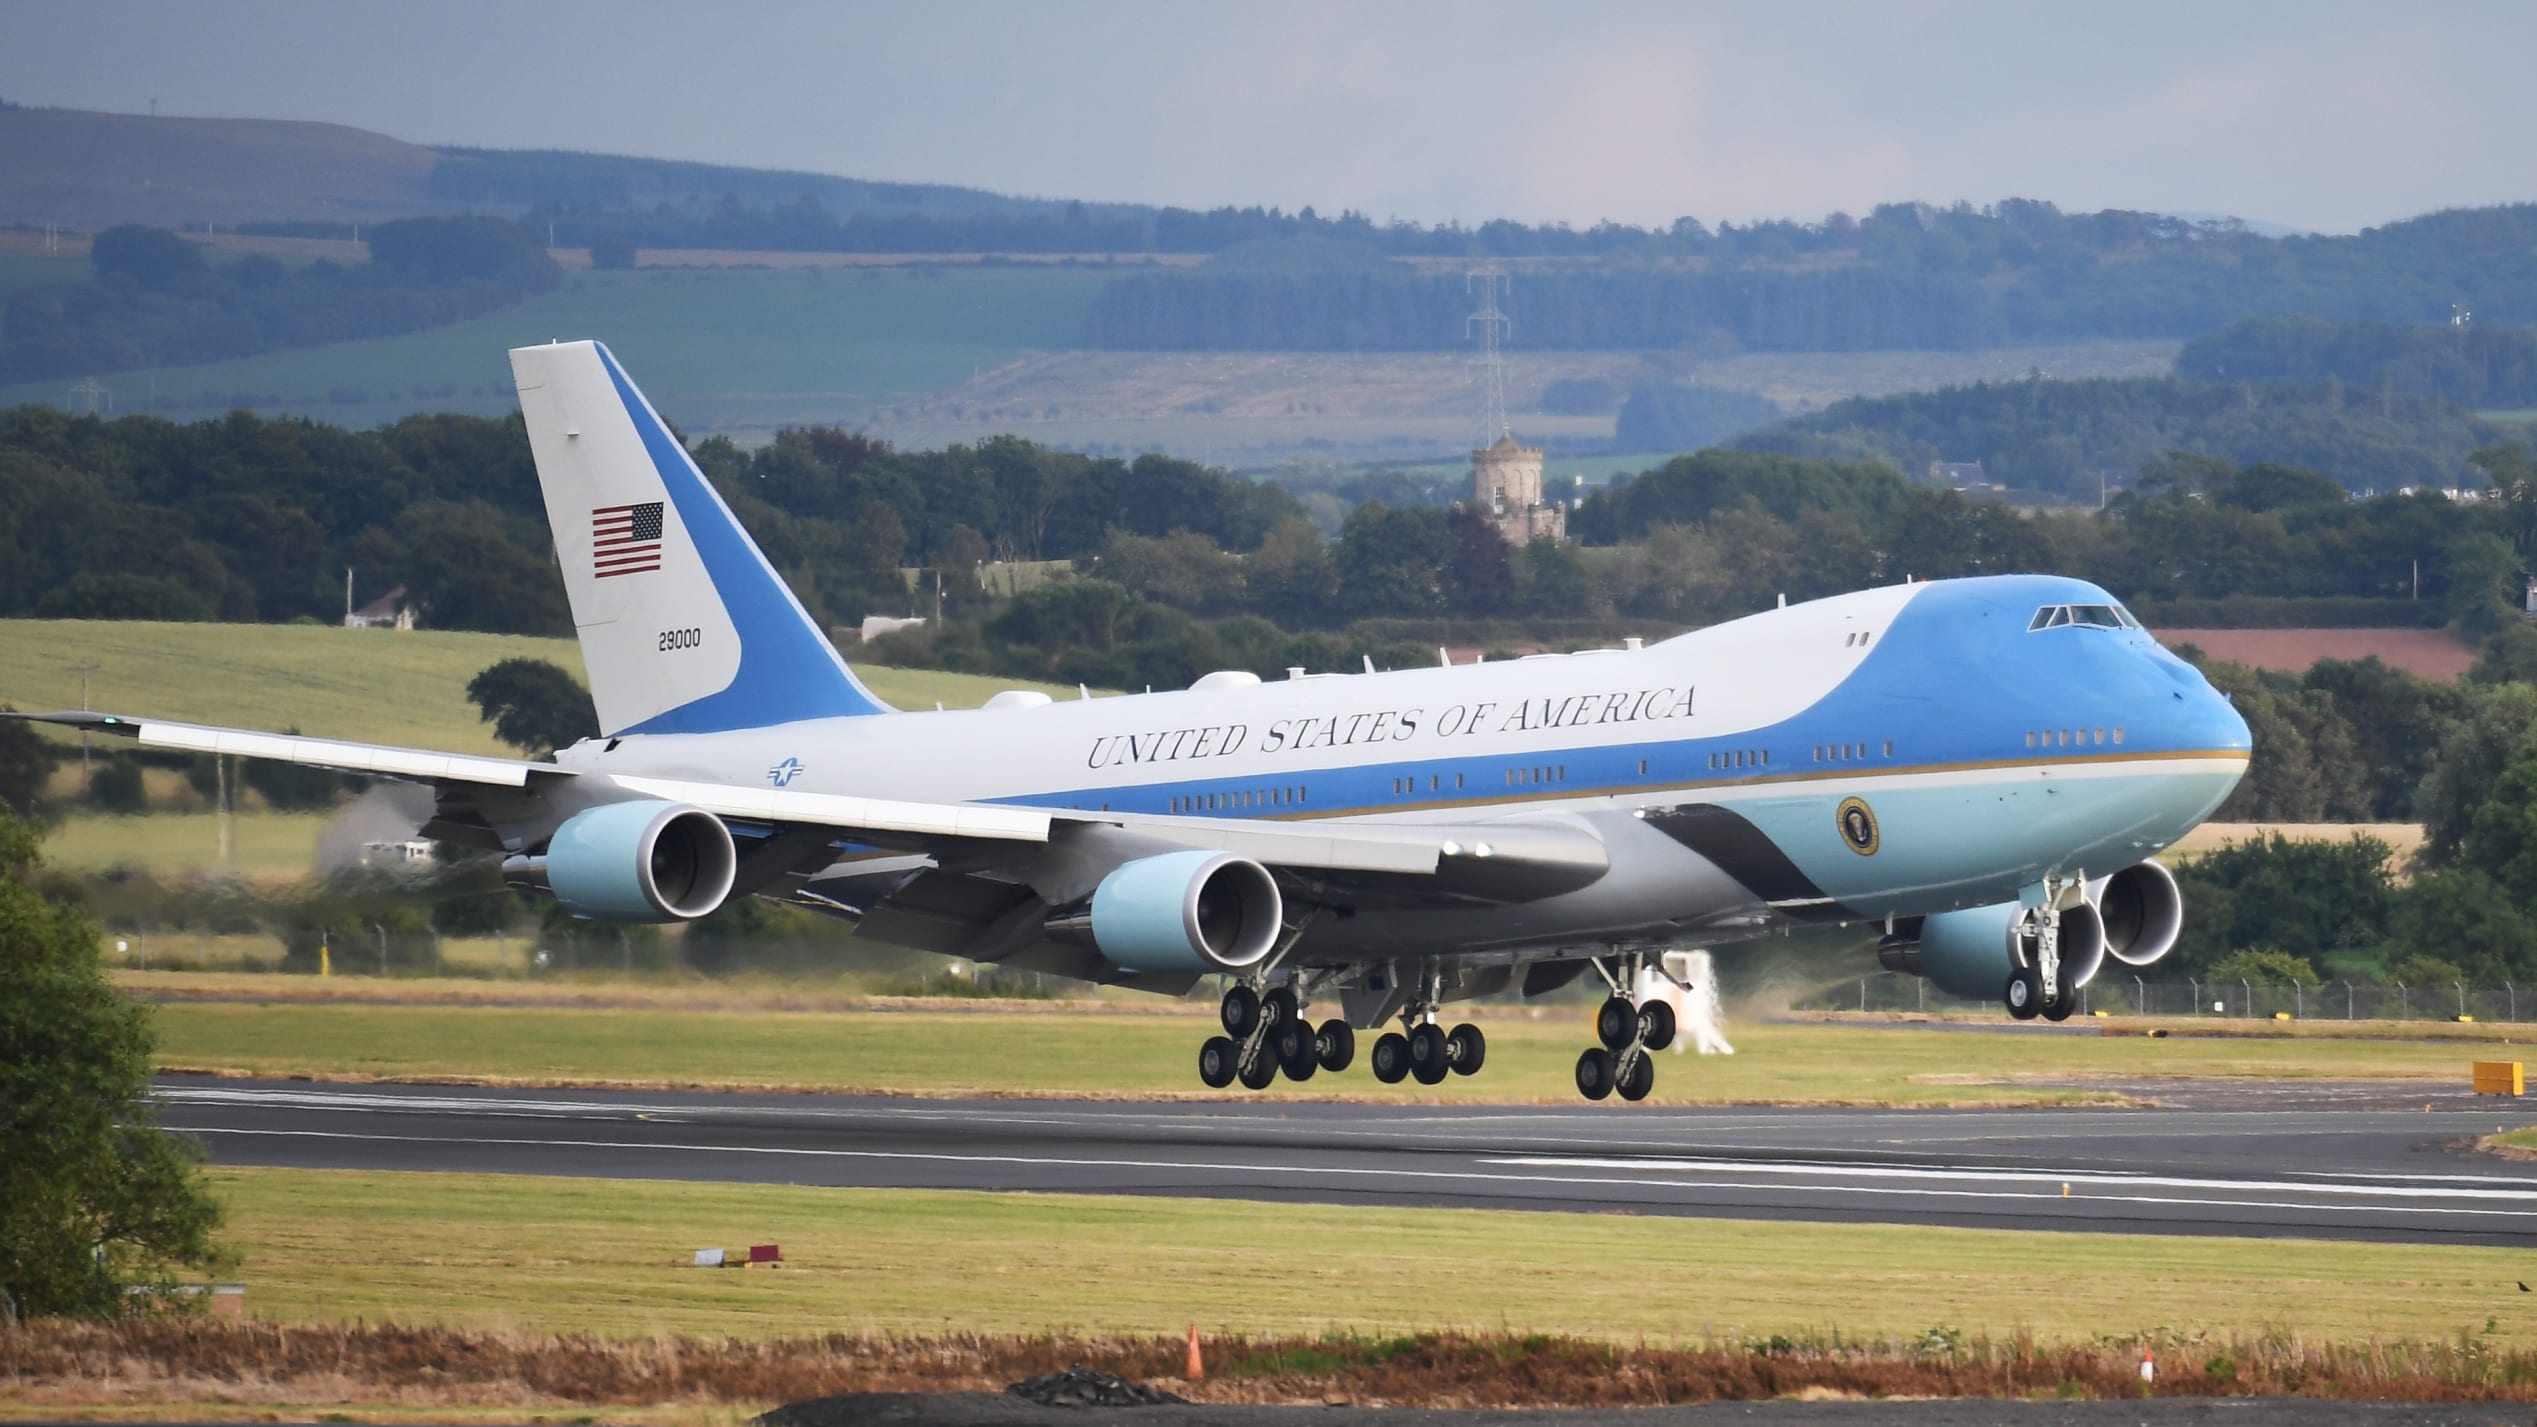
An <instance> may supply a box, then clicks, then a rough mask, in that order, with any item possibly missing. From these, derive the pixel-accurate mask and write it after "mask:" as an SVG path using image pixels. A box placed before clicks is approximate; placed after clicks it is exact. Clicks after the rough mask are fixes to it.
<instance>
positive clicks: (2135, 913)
mask: <svg viewBox="0 0 2537 1427" xmlns="http://www.w3.org/2000/svg"><path fill="white" fill-rule="evenodd" d="M2088 895H2089V899H2090V900H2091V901H2094V902H2095V903H2096V904H2097V916H2098V917H2099V918H2100V919H2101V920H2102V921H2103V922H2104V923H2105V951H2106V955H2108V956H2111V957H2113V958H2114V959H2115V960H2117V961H2119V962H2122V963H2123V964H2124V965H2125V966H2150V965H2154V964H2156V962H2157V961H2158V959H2159V958H2160V957H2162V956H2165V955H2166V954H2167V953H2168V952H2171V951H2173V950H2175V949H2176V938H2177V937H2178V936H2180V935H2182V934H2183V932H2184V929H2185V897H2184V894H2183V893H2182V892H2180V891H2178V890H2177V889H2176V877H2175V874H2174V873H2171V872H2169V871H2168V870H2167V869H2166V868H2164V867H2161V866H2159V865H2158V864H2157V863H2155V862H2142V863H2136V864H2134V865H2133V866H2130V867H2126V868H2124V869H2123V870H2122V871H2120V872H2117V873H2115V874H2114V875H2113V876H2111V877H2108V878H2106V879H2105V880H2104V881H2103V882H2100V883H2097V884H2095V885H2093V886H2091V887H2090V888H2089V889H2088Z"/></svg>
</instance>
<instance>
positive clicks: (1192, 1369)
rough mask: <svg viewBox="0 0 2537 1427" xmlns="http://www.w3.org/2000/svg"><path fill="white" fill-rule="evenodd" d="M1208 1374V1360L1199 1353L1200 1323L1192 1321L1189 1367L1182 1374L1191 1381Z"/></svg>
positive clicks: (1190, 1327) (1190, 1326)
mask: <svg viewBox="0 0 2537 1427" xmlns="http://www.w3.org/2000/svg"><path fill="white" fill-rule="evenodd" d="M1206 1375H1207V1360H1206V1359H1205V1358H1202V1357H1200V1356H1199V1355H1198V1325H1197V1324H1195V1323H1192V1324H1190V1325H1189V1369H1188V1371H1186V1372H1184V1373H1182V1374H1181V1376H1183V1377H1185V1378H1187V1379H1188V1380H1189V1381H1191V1382H1197V1381H1199V1380H1201V1379H1202V1378H1204V1377H1206Z"/></svg>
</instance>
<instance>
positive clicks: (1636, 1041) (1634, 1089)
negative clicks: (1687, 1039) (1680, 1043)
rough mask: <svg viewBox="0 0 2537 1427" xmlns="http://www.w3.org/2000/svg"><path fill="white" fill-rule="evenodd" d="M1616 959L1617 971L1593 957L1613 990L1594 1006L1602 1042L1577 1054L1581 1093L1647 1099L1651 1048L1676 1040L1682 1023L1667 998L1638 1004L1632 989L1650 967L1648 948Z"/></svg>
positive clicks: (1652, 1083) (1652, 1073) (1652, 1077)
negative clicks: (1676, 1020)
mask: <svg viewBox="0 0 2537 1427" xmlns="http://www.w3.org/2000/svg"><path fill="white" fill-rule="evenodd" d="M1617 960H1618V961H1619V962H1620V963H1621V966H1620V970H1619V972H1618V974H1615V972H1614V969H1613V968H1612V967H1611V966H1608V965H1606V964H1605V962H1606V958H1603V957H1596V958H1594V960H1593V966H1594V969H1595V974H1597V975H1599V976H1601V977H1602V978H1603V983H1604V985H1606V986H1608V987H1610V988H1611V991H1612V994H1611V995H1610V996H1608V997H1606V998H1604V1002H1603V1004H1602V1005H1600V1006H1598V1007H1596V1008H1595V1013H1594V1034H1595V1039H1596V1040H1599V1041H1601V1042H1602V1044H1601V1045H1597V1046H1591V1047H1589V1048H1588V1049H1587V1050H1586V1053H1585V1054H1583V1055H1580V1056H1578V1057H1577V1093H1578V1094H1580V1095H1583V1096H1585V1097H1586V1098H1587V1099H1589V1100H1602V1099H1606V1098H1608V1097H1610V1096H1611V1094H1612V1093H1613V1092H1614V1091H1616V1090H1617V1091H1619V1092H1620V1094H1621V1098H1622V1099H1624V1100H1630V1101H1638V1100H1644V1099H1646V1098H1647V1095H1648V1092H1649V1091H1651V1090H1654V1089H1655V1088H1656V1061H1655V1059H1654V1058H1653V1056H1652V1055H1651V1052H1654V1051H1660V1050H1663V1049H1664V1048H1665V1047H1667V1046H1669V1045H1672V1044H1673V1043H1674V1033H1675V1031H1677V1030H1678V1029H1680V1027H1678V1026H1676V1025H1675V1023H1674V1008H1673V1007H1672V1006H1671V1005H1668V1004H1667V1003H1665V1002H1663V1001H1649V1002H1646V1003H1644V1004H1634V1003H1632V1001H1631V1000H1630V997H1629V991H1628V988H1630V987H1632V986H1635V985H1637V984H1638V980H1639V973H1640V972H1641V971H1643V970H1644V969H1645V968H1646V966H1647V954H1646V953H1645V952H1638V951H1632V952H1625V953H1623V954H1621V955H1620V956H1619V957H1618V958H1617Z"/></svg>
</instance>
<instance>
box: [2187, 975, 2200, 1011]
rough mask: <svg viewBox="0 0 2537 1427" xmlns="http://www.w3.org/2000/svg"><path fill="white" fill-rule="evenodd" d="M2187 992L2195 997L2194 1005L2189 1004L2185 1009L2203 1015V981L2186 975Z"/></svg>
mask: <svg viewBox="0 0 2537 1427" xmlns="http://www.w3.org/2000/svg"><path fill="white" fill-rule="evenodd" d="M2185 993H2186V994H2187V995H2189V996H2191V997H2193V1004H2192V1005H2190V1006H2188V1007H2186V1008H2185V1009H2186V1010H2188V1011H2191V1012H2193V1013H2194V1014H2195V1015H2197V1016H2199V1015H2201V1014H2202V983H2201V982H2199V981H2196V980H2194V979H2193V978H2192V977H2190V976H2188V977H2186V978H2185Z"/></svg>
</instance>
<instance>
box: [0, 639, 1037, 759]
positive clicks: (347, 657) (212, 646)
mask: <svg viewBox="0 0 2537 1427" xmlns="http://www.w3.org/2000/svg"><path fill="white" fill-rule="evenodd" d="M515 657H526V658H534V659H545V660H550V661H552V662H554V663H556V664H560V665H562V666H563V667H564V668H566V669H569V670H571V671H572V673H573V675H574V677H576V678H578V677H580V675H581V649H580V646H579V645H577V644H575V643H574V642H573V641H571V640H569V639H530V638H524V637H522V636H518V635H508V634H466V633H458V632H453V631H448V630H414V631H411V632H408V633H395V632H390V631H385V630H371V629H340V628H330V627H326V626H321V625H304V624H158V623H148V622H142V621H130V622H104V621H89V620H37V619H9V620H0V704H12V705H15V706H16V707H18V708H21V709H75V708H78V707H79V690H80V679H79V674H78V672H77V669H78V666H79V665H81V664H94V665H96V666H97V669H96V671H95V672H94V673H92V674H91V675H90V676H89V684H88V688H89V706H90V707H92V708H100V709H110V710H113V711H116V712H119V713H132V714H151V715H156V716H158V717H161V718H168V719H177V720H181V721H184V722H189V723H217V724H227V725H233V726H237V727H241V728H269V729H282V728H289V727H297V728H298V729H299V730H300V731H301V732H302V733H307V734H312V735H316V736H319V737H326V738H354V739H361V740H364V741H366V742H372V743H398V744H411V745H414V746H416V747H422V748H442V749H448V750H451V751H453V752H460V753H499V754H510V753H512V752H514V750H511V749H507V748H504V747H503V746H502V745H501V744H499V743H497V742H495V741H494V737H493V726H492V725H491V724H488V723H486V722H484V721H483V719H482V718H481V717H480V716H479V715H478V714H477V712H476V707H475V705H473V704H471V703H469V702H468V701H467V681H468V680H469V679H472V678H474V677H475V676H476V674H477V672H478V671H480V670H482V669H484V668H485V667H486V666H487V665H490V664H493V663H495V662H497V661H499V660H503V659H509V658H515ZM856 672H857V673H859V674H861V675H863V676H864V679H865V681H866V682H867V683H869V684H870V685H871V686H872V689H873V691H874V692H875V693H877V694H879V695H880V696H881V697H882V698H884V699H886V700H888V701H890V702H891V703H893V704H896V705H898V706H899V707H901V708H931V707H933V705H934V704H935V703H936V702H937V701H940V702H942V703H944V704H946V705H949V706H951V707H954V708H966V707H974V706H976V705H978V704H981V703H984V702H986V701H987V700H988V699H989V698H992V697H994V695H995V694H996V693H997V691H999V690H1002V689H1008V688H1038V689H1042V690H1045V691H1046V692H1048V693H1051V694H1072V693H1073V692H1074V690H1072V689H1060V688H1058V687H1056V686H1055V685H1049V684H1028V683H1024V682H1021V681H1017V680H1012V679H990V678H985V677H982V676H978V675H972V674H945V673H939V672H936V671H933V670H926V669H885V668H865V667H860V666H858V668H857V670H856Z"/></svg>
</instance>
